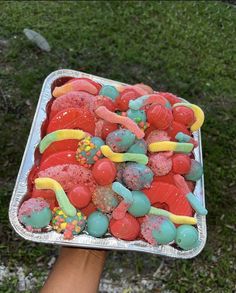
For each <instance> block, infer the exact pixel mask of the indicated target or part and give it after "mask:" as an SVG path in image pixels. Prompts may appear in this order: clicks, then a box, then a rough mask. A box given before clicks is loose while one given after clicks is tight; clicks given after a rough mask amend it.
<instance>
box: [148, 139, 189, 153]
mask: <svg viewBox="0 0 236 293" xmlns="http://www.w3.org/2000/svg"><path fill="white" fill-rule="evenodd" d="M193 147H194V145H193V144H192V143H187V142H174V141H158V142H153V143H150V144H149V146H148V149H149V151H150V152H165V151H174V152H180V153H190V152H191V151H192V149H193Z"/></svg>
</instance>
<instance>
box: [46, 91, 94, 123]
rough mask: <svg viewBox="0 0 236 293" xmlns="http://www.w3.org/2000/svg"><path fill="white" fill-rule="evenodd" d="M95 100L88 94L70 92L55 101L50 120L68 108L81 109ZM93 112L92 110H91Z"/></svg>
mask: <svg viewBox="0 0 236 293" xmlns="http://www.w3.org/2000/svg"><path fill="white" fill-rule="evenodd" d="M93 100H95V97H94V96H93V95H91V94H89V93H86V92H81V91H79V92H69V93H67V94H65V95H63V96H60V97H59V98H57V99H55V100H54V101H53V103H52V106H51V112H50V119H52V117H54V116H55V115H56V114H57V113H58V112H60V111H62V110H64V109H67V108H81V107H84V106H87V107H88V108H90V107H89V105H90V104H91V103H92V101H93ZM90 110H91V109H90Z"/></svg>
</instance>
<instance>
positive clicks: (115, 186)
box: [112, 182, 133, 204]
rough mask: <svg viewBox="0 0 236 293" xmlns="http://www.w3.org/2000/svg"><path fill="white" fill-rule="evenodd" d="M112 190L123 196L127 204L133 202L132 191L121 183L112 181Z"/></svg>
mask: <svg viewBox="0 0 236 293" xmlns="http://www.w3.org/2000/svg"><path fill="white" fill-rule="evenodd" d="M112 190H113V191H114V192H115V193H117V194H119V195H120V196H121V197H123V199H124V201H125V202H126V203H128V204H132V202H133V195H132V192H131V191H130V190H129V189H128V188H126V187H125V186H124V185H122V184H121V183H120V182H114V183H112Z"/></svg>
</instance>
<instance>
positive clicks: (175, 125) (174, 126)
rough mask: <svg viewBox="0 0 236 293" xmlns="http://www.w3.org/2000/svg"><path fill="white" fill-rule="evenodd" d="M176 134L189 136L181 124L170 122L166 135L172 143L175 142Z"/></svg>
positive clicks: (188, 132)
mask: <svg viewBox="0 0 236 293" xmlns="http://www.w3.org/2000/svg"><path fill="white" fill-rule="evenodd" d="M178 132H183V133H184V134H187V135H190V131H189V130H188V129H187V127H186V126H184V125H183V124H181V123H178V122H176V121H173V122H172V125H171V126H170V127H169V129H168V130H167V134H168V135H169V136H170V138H171V140H172V141H176V139H175V136H176V134H177V133H178Z"/></svg>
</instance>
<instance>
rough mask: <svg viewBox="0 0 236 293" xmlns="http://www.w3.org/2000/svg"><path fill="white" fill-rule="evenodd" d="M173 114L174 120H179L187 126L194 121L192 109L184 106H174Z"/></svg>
mask: <svg viewBox="0 0 236 293" xmlns="http://www.w3.org/2000/svg"><path fill="white" fill-rule="evenodd" d="M173 116H174V120H175V121H176V122H179V123H181V124H183V125H185V126H187V127H190V126H191V125H192V124H193V123H194V121H195V116H194V112H193V110H192V109H190V108H188V107H185V106H177V107H175V108H174V109H173Z"/></svg>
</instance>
